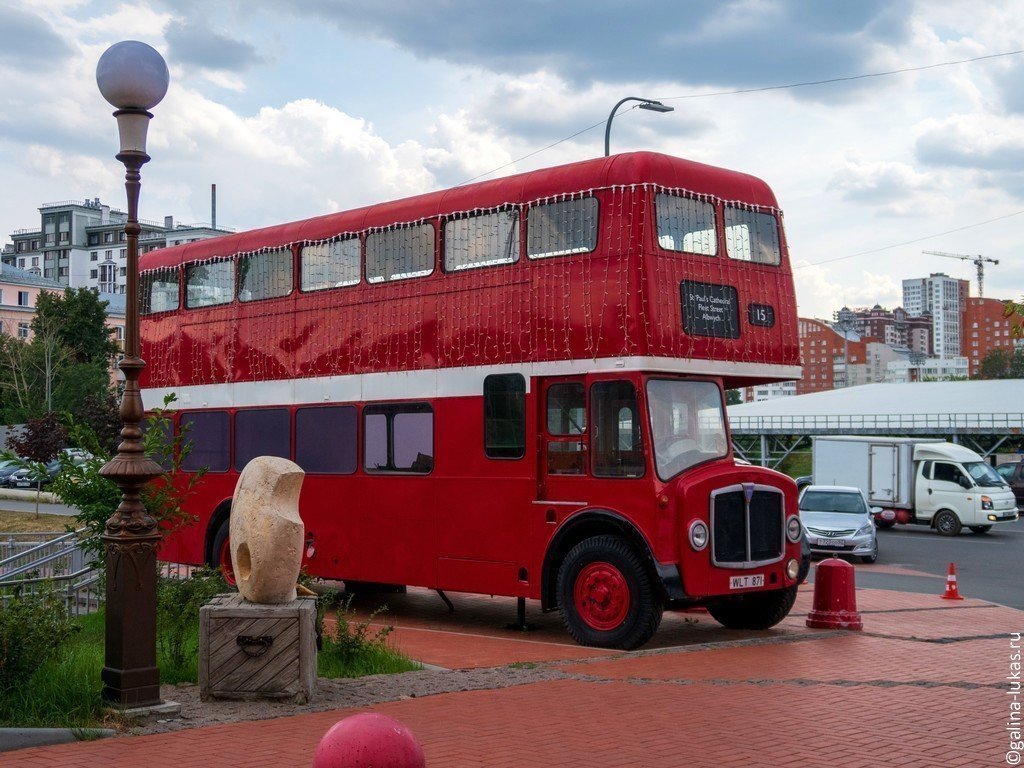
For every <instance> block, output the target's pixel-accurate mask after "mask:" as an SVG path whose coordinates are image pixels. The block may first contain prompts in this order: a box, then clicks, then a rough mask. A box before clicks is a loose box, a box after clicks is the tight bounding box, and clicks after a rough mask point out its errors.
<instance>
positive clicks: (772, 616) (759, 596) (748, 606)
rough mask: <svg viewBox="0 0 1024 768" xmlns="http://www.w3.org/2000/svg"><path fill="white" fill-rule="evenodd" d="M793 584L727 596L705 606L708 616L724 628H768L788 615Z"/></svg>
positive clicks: (793, 592) (793, 597)
mask: <svg viewBox="0 0 1024 768" xmlns="http://www.w3.org/2000/svg"><path fill="white" fill-rule="evenodd" d="M795 602H796V587H795V586H793V587H790V588H789V589H780V590H776V591H774V592H754V593H752V594H749V595H740V596H737V597H730V598H729V599H728V600H723V601H722V602H720V603H715V604H713V605H709V606H708V613H710V614H711V618H713V619H714V620H715V621H717V622H718V623H719V624H721V625H722V626H723V627H725V628H726V629H768V628H769V627H774V626H775V625H776V624H778V623H779V622H780V621H782V620H783V619H784V618H786V616H788V615H789V612H790V610H792V608H793V603H795Z"/></svg>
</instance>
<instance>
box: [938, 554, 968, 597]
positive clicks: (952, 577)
mask: <svg viewBox="0 0 1024 768" xmlns="http://www.w3.org/2000/svg"><path fill="white" fill-rule="evenodd" d="M942 599H943V600H963V598H962V597H961V596H960V590H958V589H957V588H956V565H955V564H953V563H950V564H949V575H948V576H947V577H946V594H944V595H943V596H942Z"/></svg>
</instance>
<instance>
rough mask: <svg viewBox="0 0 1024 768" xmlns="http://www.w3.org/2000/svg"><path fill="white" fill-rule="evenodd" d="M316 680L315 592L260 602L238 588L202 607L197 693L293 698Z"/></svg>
mask: <svg viewBox="0 0 1024 768" xmlns="http://www.w3.org/2000/svg"><path fill="white" fill-rule="evenodd" d="M315 686H316V598H315V597H300V598H298V599H296V600H292V601H291V602H290V603H279V604H276V605H259V604H257V603H250V602H248V601H247V600H243V599H242V596H241V595H239V594H238V593H234V594H229V595H217V596H216V597H215V598H213V600H211V601H210V602H209V603H208V604H206V605H204V606H203V607H202V608H201V609H200V610H199V695H200V697H201V698H202V699H203V700H204V701H206V700H207V699H211V698H213V699H263V698H269V699H291V700H293V701H296V702H299V703H305V702H307V701H309V700H310V699H311V698H312V697H313V693H314V690H315Z"/></svg>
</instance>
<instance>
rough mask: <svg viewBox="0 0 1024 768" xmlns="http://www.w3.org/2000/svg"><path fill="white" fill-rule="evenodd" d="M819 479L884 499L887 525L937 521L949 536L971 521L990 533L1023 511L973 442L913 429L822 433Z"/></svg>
mask: <svg viewBox="0 0 1024 768" xmlns="http://www.w3.org/2000/svg"><path fill="white" fill-rule="evenodd" d="M811 461H812V464H811V467H812V476H813V482H814V484H815V485H849V486H853V487H855V488H860V489H861V490H863V491H864V494H865V495H866V496H867V498H868V503H869V504H870V505H872V506H875V507H881V509H882V511H881V512H879V513H877V514H876V515H875V522H876V524H877V525H878V526H879V527H880V528H891V527H892V526H893V525H895V524H896V523H903V524H907V523H919V524H922V525H930V526H931V527H932V528H934V529H935V530H936V531H938V532H939V533H941V534H942V535H944V536H956V535H958V534H959V533H960V530H961V528H962V527H963V526H967V527H969V528H970V529H971V530H972V531H973V532H974V533H987V532H988V531H989V530H991V528H992V526H993V525H995V524H997V523H1009V522H1013V521H1014V520H1016V519H1017V514H1018V510H1017V504H1016V500H1015V498H1014V495H1013V491H1012V490H1011V489H1010V486H1008V485H1007V484H1006V483H1005V482H1004V481H1003V479H1002V478H1001V477H1000V476H999V475H998V474H997V473H996V471H995V470H994V469H992V467H991V466H990V465H989V464H988V463H987V462H986V461H985V460H984V459H982V458H981V456H979V455H978V454H977V453H975V452H974V451H972V450H969V449H968V448H964V447H963V446H961V445H956V444H955V443H947V442H944V441H942V440H922V439H917V438H907V437H861V436H830V437H815V438H814V442H813V446H812V449H811Z"/></svg>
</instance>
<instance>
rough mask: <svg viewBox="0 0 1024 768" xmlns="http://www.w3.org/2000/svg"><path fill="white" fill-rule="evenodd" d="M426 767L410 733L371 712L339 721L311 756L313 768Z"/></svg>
mask: <svg viewBox="0 0 1024 768" xmlns="http://www.w3.org/2000/svg"><path fill="white" fill-rule="evenodd" d="M426 764H427V759H426V758H425V757H424V756H423V748H422V747H421V746H420V744H419V742H418V741H416V737H415V736H413V735H412V731H410V730H409V729H408V728H406V727H405V726H404V725H402V724H401V723H400V722H398V721H397V720H395V719H394V718H391V717H387V716H385V715H378V714H376V713H374V712H363V713H361V714H358V715H352V716H351V717H346V718H345V719H344V720H339V721H338V722H337V723H335V724H334V725H332V726H331V728H330V730H329V731H327V733H325V734H324V736H323V738H322V739H320V743H319V744H317V746H316V752H314V753H313V768H424V766H426Z"/></svg>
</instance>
